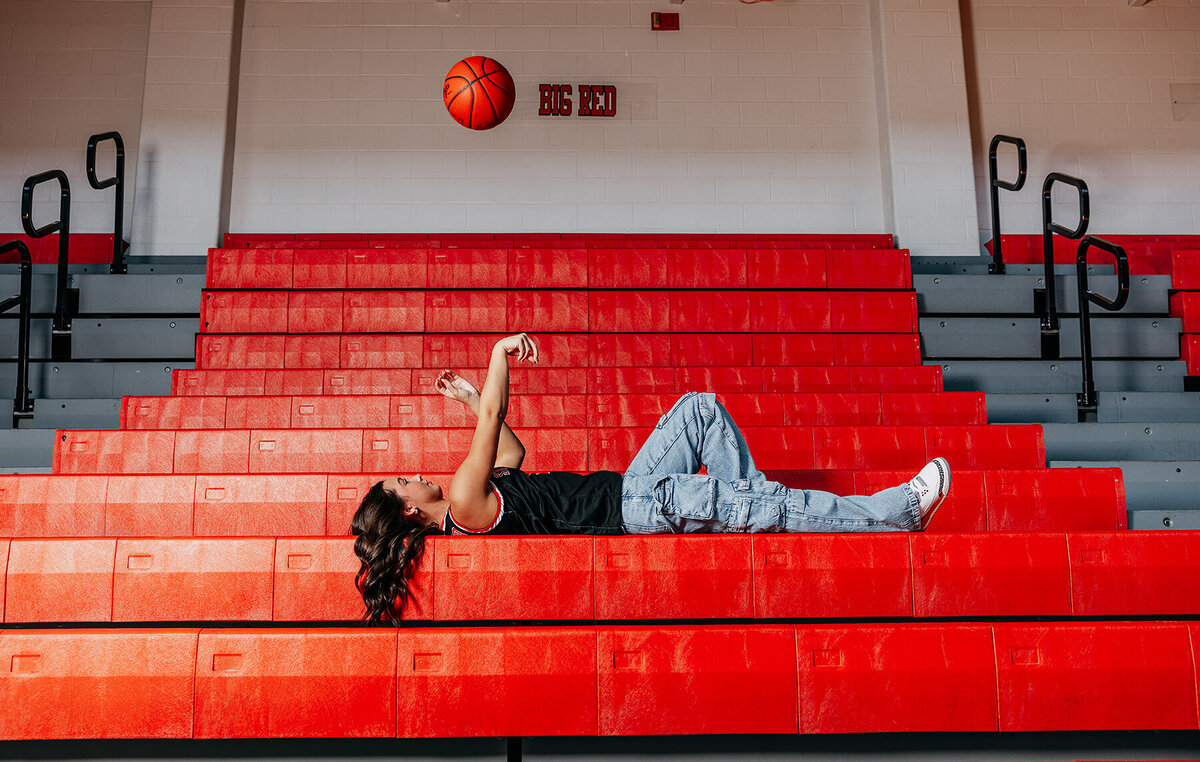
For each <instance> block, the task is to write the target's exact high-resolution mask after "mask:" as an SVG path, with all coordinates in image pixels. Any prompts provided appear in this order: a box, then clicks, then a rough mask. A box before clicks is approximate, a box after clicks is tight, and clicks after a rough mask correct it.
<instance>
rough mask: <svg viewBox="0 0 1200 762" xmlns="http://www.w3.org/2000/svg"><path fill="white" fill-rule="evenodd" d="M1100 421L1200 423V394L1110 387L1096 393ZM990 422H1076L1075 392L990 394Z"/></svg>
mask: <svg viewBox="0 0 1200 762" xmlns="http://www.w3.org/2000/svg"><path fill="white" fill-rule="evenodd" d="M1097 402H1098V403H1099V404H1098V408H1097V421H1098V422H1099V423H1136V422H1143V421H1173V422H1177V423H1184V422H1187V423H1200V394H1195V393H1194V392H1128V391H1124V392H1122V391H1108V392H1103V393H1098V395H1097ZM987 414H988V423H1074V422H1076V420H1077V406H1076V399H1075V395H1074V394H1032V393H1031V394H995V393H993V394H988V395H987Z"/></svg>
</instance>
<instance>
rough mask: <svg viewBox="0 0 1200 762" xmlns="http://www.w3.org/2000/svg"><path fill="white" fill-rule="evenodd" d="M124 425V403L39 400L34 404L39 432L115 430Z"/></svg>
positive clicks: (107, 399)
mask: <svg viewBox="0 0 1200 762" xmlns="http://www.w3.org/2000/svg"><path fill="white" fill-rule="evenodd" d="M120 423H121V400H120V399H117V398H114V397H109V398H105V399H39V400H35V401H34V406H33V426H32V428H35V429H115V428H117V427H118V426H119V425H120Z"/></svg>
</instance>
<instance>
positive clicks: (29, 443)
mask: <svg viewBox="0 0 1200 762" xmlns="http://www.w3.org/2000/svg"><path fill="white" fill-rule="evenodd" d="M53 460H54V429H12V428H8V429H0V463H3V464H4V472H5V473H23V474H29V473H49V471H48V467H49V466H50V464H51V463H52V462H53ZM32 469H38V470H36V471H35V470H32ZM42 469H46V470H42Z"/></svg>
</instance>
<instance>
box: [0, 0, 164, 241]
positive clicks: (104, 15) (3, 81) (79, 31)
mask: <svg viewBox="0 0 1200 762" xmlns="http://www.w3.org/2000/svg"><path fill="white" fill-rule="evenodd" d="M149 22H150V0H91V1H89V2H79V1H76V2H63V1H61V0H0V230H5V231H10V232H19V231H20V230H21V188H22V186H23V185H24V183H25V178H27V177H29V176H31V175H36V174H38V173H40V172H44V171H46V170H49V169H61V170H63V171H64V172H65V173H66V175H67V179H68V180H69V181H70V184H71V229H72V230H73V231H77V232H101V233H111V232H112V228H113V197H114V195H115V193H116V191H114V190H113V189H112V188H109V189H107V190H103V191H97V190H93V189H92V187H91V186H90V185H88V181H87V173H86V169H85V167H86V149H87V141H88V137H89V136H90V135H94V134H97V133H101V132H108V131H110V130H117V131H118V132H120V133H121V137H122V138H123V139H124V141H125V181H126V183H127V186H126V190H125V198H126V204H125V207H126V208H125V216H126V220H125V229H126V230H128V229H129V217H130V214H131V208H130V203H129V202H130V201H131V200H132V198H133V195H132V193H131V188H132V185H133V180H134V176H135V173H136V172H137V145H138V136H139V129H140V126H141V117H142V82H143V76H144V74H145V71H146V40H147V34H148V31H149ZM113 156H114V150H113V144H112V142H111V141H106V142H105V143H103V144H101V146H100V147H99V149H98V151H97V165H98V166H97V174H98V176H99V177H100V178H101V179H103V178H107V177H111V176H112V173H113V169H114V159H113ZM58 200H59V193H58V183H55V182H50V183H46V184H43V185H41V186H39V187H38V189H37V190H36V191H35V192H34V201H35V203H34V215H33V221H34V224H35V225H38V226H39V227H40V226H43V225H46V224H47V223H50V222H53V221H54V220H56V219H58Z"/></svg>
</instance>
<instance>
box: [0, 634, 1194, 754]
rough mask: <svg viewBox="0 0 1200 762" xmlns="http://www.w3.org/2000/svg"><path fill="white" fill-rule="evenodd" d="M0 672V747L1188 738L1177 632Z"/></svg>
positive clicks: (100, 650)
mask: <svg viewBox="0 0 1200 762" xmlns="http://www.w3.org/2000/svg"><path fill="white" fill-rule="evenodd" d="M1193 629H1194V628H1193ZM993 643H994V645H993ZM0 658H2V659H3V660H4V662H5V663H9V664H11V665H12V668H11V671H6V672H5V673H3V674H0V684H3V685H4V688H5V690H3V691H0V702H2V703H3V706H2V707H0V709H3V712H0V738H4V739H6V740H7V739H19V738H121V737H149V738H187V737H190V736H194V737H197V738H211V737H246V736H255V737H285V736H289V737H336V736H342V735H364V736H381V737H382V736H387V735H389V733H394V734H395V735H397V736H400V737H440V736H447V737H449V736H472V735H491V736H496V735H503V736H525V735H563V734H566V735H590V734H600V735H634V734H646V733H654V734H689V733H699V732H729V733H796V732H801V733H834V732H863V731H875V732H879V731H931V730H940V731H992V732H995V731H997V730H1000V731H1027V730H1112V729H1126V730H1127V729H1191V730H1195V729H1196V728H1197V720H1196V672H1195V668H1194V666H1193V653H1192V646H1191V643H1190V636H1189V627H1188V625H1187V624H1180V623H1147V622H1111V623H1062V622H1042V623H1037V624H1028V623H993V624H986V623H985V624H966V625H962V624H953V623H950V624H936V625H934V624H930V625H880V624H851V625H837V626H827V625H800V626H793V625H729V626H712V625H708V626H700V625H676V626H665V627H664V626H654V627H635V626H615V627H613V626H607V627H553V628H549V627H518V628H487V627H482V628H467V629H453V630H451V629H404V630H400V631H395V630H362V629H354V630H329V629H324V630H320V629H318V630H311V629H290V630H261V629H258V630H199V631H198V630H195V629H188V630H155V631H146V630H108V631H95V630H74V631H42V630H26V631H5V632H3V633H0ZM331 697H333V699H334V701H335V703H334V705H335V706H337V707H338V709H337V710H336V711H329V706H330V700H331ZM563 707H569V709H570V711H563ZM193 718H194V723H195V724H194V727H193V725H192V721H193ZM393 723H394V724H393Z"/></svg>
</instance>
